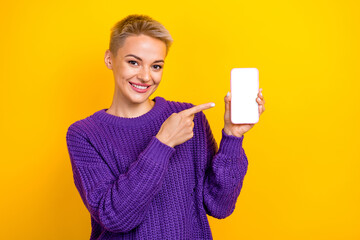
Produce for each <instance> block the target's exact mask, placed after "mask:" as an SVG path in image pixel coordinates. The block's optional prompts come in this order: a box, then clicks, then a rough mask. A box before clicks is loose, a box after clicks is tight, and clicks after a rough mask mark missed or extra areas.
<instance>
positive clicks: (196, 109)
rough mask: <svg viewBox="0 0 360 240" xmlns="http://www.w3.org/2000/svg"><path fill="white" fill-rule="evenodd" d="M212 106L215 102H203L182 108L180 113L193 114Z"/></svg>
mask: <svg viewBox="0 0 360 240" xmlns="http://www.w3.org/2000/svg"><path fill="white" fill-rule="evenodd" d="M214 106H215V103H211V102H210V103H204V104H200V105H197V106H194V107H192V108H189V109H186V110H183V111H181V113H182V114H184V115H186V116H190V115H193V114H195V113H198V112H201V111H203V110H206V109H209V108H212V107H214Z"/></svg>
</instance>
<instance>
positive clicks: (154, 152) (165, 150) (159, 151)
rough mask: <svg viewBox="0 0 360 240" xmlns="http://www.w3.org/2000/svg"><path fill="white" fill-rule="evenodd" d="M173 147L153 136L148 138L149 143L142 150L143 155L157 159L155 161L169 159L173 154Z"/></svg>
mask: <svg viewBox="0 0 360 240" xmlns="http://www.w3.org/2000/svg"><path fill="white" fill-rule="evenodd" d="M174 152H175V148H172V147H170V146H168V145H166V144H164V143H162V142H161V141H160V140H159V139H157V138H156V137H155V136H154V137H152V139H151V140H150V143H149V145H148V146H147V147H146V148H145V150H144V151H143V152H142V155H143V156H146V157H147V158H151V159H157V161H163V160H166V159H170V157H171V156H172V155H173V154H174Z"/></svg>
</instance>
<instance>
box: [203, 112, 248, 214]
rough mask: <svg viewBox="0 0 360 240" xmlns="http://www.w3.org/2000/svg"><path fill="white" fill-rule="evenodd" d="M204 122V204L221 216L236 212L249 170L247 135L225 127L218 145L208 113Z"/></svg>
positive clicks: (210, 212) (208, 212)
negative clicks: (230, 133) (239, 135)
mask: <svg viewBox="0 0 360 240" xmlns="http://www.w3.org/2000/svg"><path fill="white" fill-rule="evenodd" d="M204 117H205V116H204ZM203 122H204V128H205V132H206V142H207V144H206V148H207V167H206V171H205V179H204V205H205V210H206V212H207V214H208V215H210V216H213V217H215V218H218V219H222V218H226V217H228V216H230V215H231V214H232V213H233V211H234V209H235V204H236V201H237V198H238V196H239V195H240V191H241V188H242V184H243V180H244V177H245V174H246V172H247V166H248V160H247V157H246V155H245V151H244V149H243V148H242V142H243V139H244V135H243V136H241V137H235V136H230V135H227V134H226V133H225V132H224V129H222V139H221V142H220V147H219V149H217V144H216V141H215V139H214V137H213V134H212V132H211V129H210V126H209V123H208V121H207V120H206V117H205V120H204V121H203Z"/></svg>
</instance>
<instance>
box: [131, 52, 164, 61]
mask: <svg viewBox="0 0 360 240" xmlns="http://www.w3.org/2000/svg"><path fill="white" fill-rule="evenodd" d="M125 57H134V58H136V59H138V60H140V61H142V59H141V58H140V57H138V56H136V55H134V54H128V55H126V56H125ZM157 62H163V63H164V60H156V61H154V63H157Z"/></svg>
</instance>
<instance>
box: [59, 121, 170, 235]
mask: <svg viewBox="0 0 360 240" xmlns="http://www.w3.org/2000/svg"><path fill="white" fill-rule="evenodd" d="M66 141H67V146H68V151H69V155H70V160H71V165H72V170H73V177H74V183H75V186H76V188H77V190H78V191H79V193H80V196H81V198H82V200H83V202H84V204H85V206H86V208H87V209H88V211H89V212H90V214H91V216H92V217H93V218H94V219H95V220H96V221H97V222H98V223H99V224H101V225H102V226H103V227H104V228H105V229H107V230H108V231H111V232H128V231H130V230H132V229H134V228H135V227H137V226H138V225H139V224H140V223H141V222H142V221H143V219H144V218H145V216H146V213H147V210H148V208H149V206H150V203H151V201H152V199H153V198H154V196H155V195H156V194H157V193H158V192H159V190H160V189H161V184H162V182H163V179H164V176H165V173H166V170H167V166H168V162H169V159H170V157H171V156H172V154H173V153H174V152H175V149H174V148H171V147H169V146H167V145H165V144H163V143H161V142H160V141H159V140H158V139H157V138H156V137H155V136H154V137H153V138H152V139H151V141H150V143H149V144H148V146H147V147H146V149H145V150H144V151H143V152H141V153H140V155H139V156H138V158H137V159H136V160H135V161H134V162H133V163H132V164H131V165H130V166H129V168H128V171H127V172H126V173H124V174H120V175H119V176H118V177H115V175H114V174H113V173H112V172H111V169H110V168H109V167H108V165H107V164H106V162H105V161H104V159H102V156H101V155H100V154H99V152H98V151H97V149H96V148H95V147H94V146H93V144H91V142H90V141H89V139H88V138H87V137H86V134H84V133H83V132H82V131H79V128H77V127H73V126H70V127H69V129H68V131H67V135H66Z"/></svg>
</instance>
